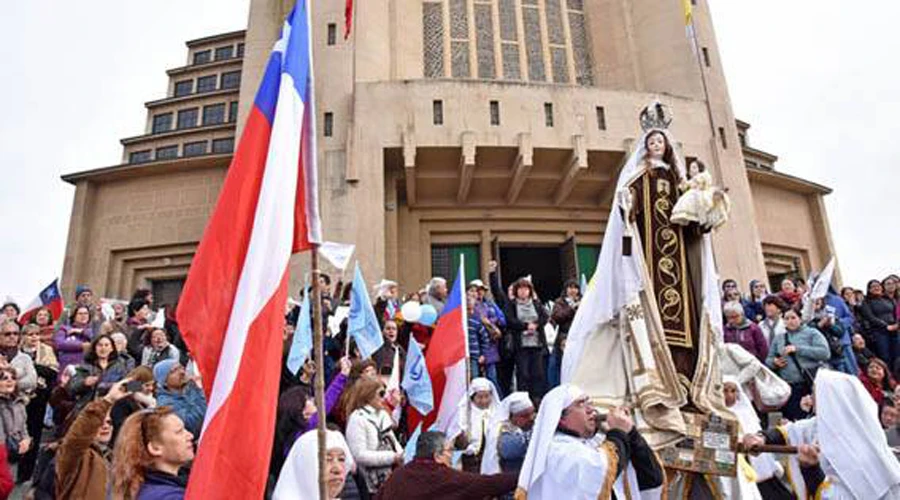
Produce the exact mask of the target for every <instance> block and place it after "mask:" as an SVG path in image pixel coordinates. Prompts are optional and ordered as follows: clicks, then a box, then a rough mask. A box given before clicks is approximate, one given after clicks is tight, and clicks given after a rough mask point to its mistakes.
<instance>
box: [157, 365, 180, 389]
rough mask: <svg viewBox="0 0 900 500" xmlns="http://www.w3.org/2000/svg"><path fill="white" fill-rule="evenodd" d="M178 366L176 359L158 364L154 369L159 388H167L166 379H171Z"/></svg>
mask: <svg viewBox="0 0 900 500" xmlns="http://www.w3.org/2000/svg"><path fill="white" fill-rule="evenodd" d="M176 366H178V362H177V361H175V360H174V359H165V360H163V361H160V362H159V363H156V366H154V367H153V378H154V379H155V380H156V385H158V386H159V387H165V386H166V379H167V378H168V377H169V373H170V372H171V371H172V370H173V369H174V368H175V367H176Z"/></svg>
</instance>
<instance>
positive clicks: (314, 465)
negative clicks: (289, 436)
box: [272, 430, 354, 500]
mask: <svg viewBox="0 0 900 500" xmlns="http://www.w3.org/2000/svg"><path fill="white" fill-rule="evenodd" d="M334 449H341V450H344V459H345V465H346V469H347V473H348V474H349V473H350V472H351V471H352V470H353V469H354V462H353V455H351V454H350V448H349V447H348V446H347V441H345V440H344V436H343V435H342V434H341V433H340V432H337V431H325V450H326V451H328V450H334ZM318 452H319V450H318V433H317V432H316V431H315V430H312V431H309V432H307V433H305V434H303V435H302V436H300V438H299V439H297V442H295V443H294V445H293V446H291V451H290V453H288V456H287V459H286V460H285V461H284V466H283V467H282V469H281V475H280V476H278V483H276V484H275V491H274V492H273V493H272V500H288V499H291V500H293V499H296V498H301V497H302V498H313V497H311V496H310V495H313V496H318V493H314V492H318V491H319V460H318Z"/></svg>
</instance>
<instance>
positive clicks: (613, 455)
mask: <svg viewBox="0 0 900 500" xmlns="http://www.w3.org/2000/svg"><path fill="white" fill-rule="evenodd" d="M600 452H601V453H605V454H606V458H607V461H606V478H605V479H604V480H603V487H602V488H600V494H599V495H597V500H609V499H611V498H612V490H613V485H614V484H615V483H616V473H617V472H618V471H619V450H618V448H616V445H614V444H613V443H612V442H610V441H604V442H603V444H601V445H600Z"/></svg>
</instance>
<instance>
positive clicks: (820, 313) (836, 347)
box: [809, 298, 857, 375]
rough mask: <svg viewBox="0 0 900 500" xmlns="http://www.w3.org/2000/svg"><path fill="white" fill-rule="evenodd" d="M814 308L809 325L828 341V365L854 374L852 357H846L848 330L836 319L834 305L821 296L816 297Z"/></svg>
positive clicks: (848, 338) (848, 347) (848, 344)
mask: <svg viewBox="0 0 900 500" xmlns="http://www.w3.org/2000/svg"><path fill="white" fill-rule="evenodd" d="M814 308H815V313H814V316H813V319H812V320H811V321H810V322H809V326H810V327H812V328H815V329H816V330H819V332H821V333H822V335H824V336H825V340H826V341H828V348H829V349H830V350H831V358H830V359H829V360H828V365H829V366H831V368H833V369H835V370H837V371H839V372H843V373H846V374H847V375H856V373H857V369H856V366H855V365H856V363H855V361H854V360H853V358H852V357H848V352H847V351H848V350H850V332H849V331H848V330H847V328H846V326H845V325H844V324H843V323H842V322H841V321H840V320H838V318H837V311H836V310H835V308H834V306H830V305H828V304H826V302H825V299H824V298H822V299H816V302H815V305H814Z"/></svg>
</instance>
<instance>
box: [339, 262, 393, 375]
mask: <svg viewBox="0 0 900 500" xmlns="http://www.w3.org/2000/svg"><path fill="white" fill-rule="evenodd" d="M368 290H369V289H368V288H366V281H365V280H364V279H363V275H362V270H360V268H359V262H357V263H356V271H355V272H354V274H353V285H352V286H351V287H350V315H349V318H348V319H347V335H348V337H353V339H354V340H356V346H357V347H358V348H359V354H360V355H361V356H362V357H363V358H368V357H369V356H371V355H372V353H374V352H375V351H377V350H378V348H380V347H381V345H382V344H384V339H383V338H382V337H381V326H380V324H379V323H378V316H376V315H375V309H374V308H373V307H372V301H371V300H370V299H369V292H368Z"/></svg>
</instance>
